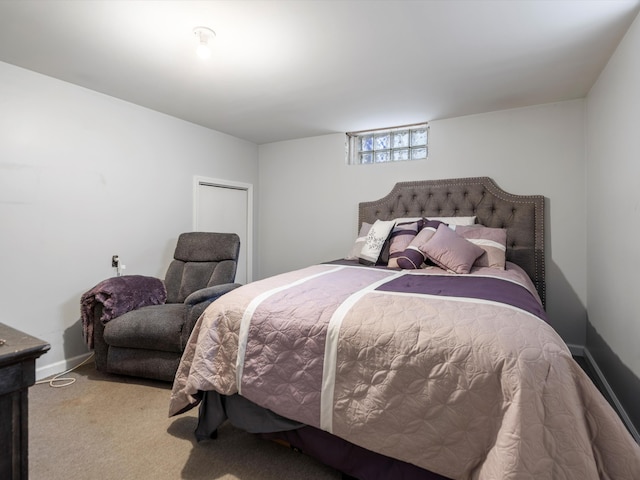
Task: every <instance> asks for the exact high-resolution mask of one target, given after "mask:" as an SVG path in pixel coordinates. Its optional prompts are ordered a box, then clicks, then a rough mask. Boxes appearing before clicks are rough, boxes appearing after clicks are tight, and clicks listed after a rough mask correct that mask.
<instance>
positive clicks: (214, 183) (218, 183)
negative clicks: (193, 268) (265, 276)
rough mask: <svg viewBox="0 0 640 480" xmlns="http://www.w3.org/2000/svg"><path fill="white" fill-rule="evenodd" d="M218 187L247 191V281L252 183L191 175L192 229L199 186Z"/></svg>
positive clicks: (249, 274)
mask: <svg viewBox="0 0 640 480" xmlns="http://www.w3.org/2000/svg"><path fill="white" fill-rule="evenodd" d="M200 186H206V187H218V188H231V189H234V190H243V191H245V192H247V238H246V243H247V245H246V252H247V283H250V282H252V281H253V185H252V184H250V183H243V182H235V181H232V180H223V179H220V178H211V177H204V176H200V175H194V177H193V230H194V231H196V232H197V231H198V214H199V212H200V198H199V195H198V193H199V191H198V189H199V187H200Z"/></svg>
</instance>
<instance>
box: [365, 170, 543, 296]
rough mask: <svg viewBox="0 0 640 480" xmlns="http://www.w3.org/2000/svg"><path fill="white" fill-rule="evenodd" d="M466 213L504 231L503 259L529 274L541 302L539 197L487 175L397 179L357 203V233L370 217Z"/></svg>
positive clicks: (480, 221) (541, 212)
mask: <svg viewBox="0 0 640 480" xmlns="http://www.w3.org/2000/svg"><path fill="white" fill-rule="evenodd" d="M470 215H475V216H476V217H477V222H478V223H480V224H482V225H485V226H487V227H493V228H505V229H506V230H507V260H509V261H510V262H513V263H516V264H518V265H520V266H521V267H522V268H523V269H524V270H525V271H526V272H527V273H528V274H529V276H530V277H531V279H532V280H533V283H534V285H535V287H536V289H537V291H538V294H539V295H540V299H541V300H542V303H543V305H546V283H545V260H544V197H543V196H542V195H515V194H512V193H508V192H505V191H504V190H502V189H501V188H500V187H498V186H497V185H496V184H495V183H494V182H493V180H492V179H491V178H489V177H470V178H453V179H444V180H420V181H413V182H398V183H396V185H395V186H394V187H393V189H392V190H391V192H389V193H388V194H387V195H385V196H384V197H383V198H381V199H379V200H374V201H371V202H362V203H360V204H359V214H358V231H359V229H360V226H361V225H362V223H364V222H367V223H373V222H375V220H376V219H381V220H392V219H394V218H400V217H428V216H438V217H454V216H470Z"/></svg>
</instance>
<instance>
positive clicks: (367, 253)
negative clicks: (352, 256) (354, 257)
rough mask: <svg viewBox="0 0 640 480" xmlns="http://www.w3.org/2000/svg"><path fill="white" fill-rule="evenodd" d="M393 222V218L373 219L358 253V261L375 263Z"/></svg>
mask: <svg viewBox="0 0 640 480" xmlns="http://www.w3.org/2000/svg"><path fill="white" fill-rule="evenodd" d="M395 224H396V222H395V220H376V221H375V223H374V224H373V225H372V226H371V229H370V230H369V233H368V234H367V237H366V239H365V242H364V246H363V247H362V251H361V252H360V255H358V261H359V262H360V263H362V264H364V265H375V263H376V262H377V261H378V258H379V257H380V253H382V249H383V247H384V244H385V242H386V241H387V239H388V238H389V235H390V234H391V230H392V229H393V227H394V225H395Z"/></svg>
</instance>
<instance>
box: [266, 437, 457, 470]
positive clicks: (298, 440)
mask: <svg viewBox="0 0 640 480" xmlns="http://www.w3.org/2000/svg"><path fill="white" fill-rule="evenodd" d="M258 435H259V436H260V437H262V438H265V439H267V440H274V441H280V442H284V443H286V444H288V445H290V446H291V448H294V449H296V450H299V451H300V452H302V453H304V454H305V455H309V456H310V457H313V458H315V459H316V460H318V461H320V462H322V463H324V464H325V465H328V466H329V467H332V468H335V469H336V470H339V471H340V472H342V473H343V474H346V475H348V476H350V477H353V478H356V479H358V480H449V479H448V478H446V477H443V476H442V475H438V474H437V473H433V472H430V471H428V470H424V469H422V468H419V467H417V466H415V465H412V464H410V463H406V462H403V461H400V460H396V459H394V458H390V457H386V456H384V455H380V454H378V453H374V452H372V451H370V450H366V449H364V448H362V447H359V446H357V445H354V444H352V443H350V442H347V441H346V440H343V439H341V438H339V437H336V436H335V435H331V434H330V433H327V432H325V431H323V430H319V429H317V428H314V427H310V426H304V427H300V428H297V429H295V430H287V431H283V432H270V433H260V434H258Z"/></svg>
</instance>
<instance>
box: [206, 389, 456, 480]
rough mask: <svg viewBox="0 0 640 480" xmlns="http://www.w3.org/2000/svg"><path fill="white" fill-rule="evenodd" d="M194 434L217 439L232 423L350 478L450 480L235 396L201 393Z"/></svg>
mask: <svg viewBox="0 0 640 480" xmlns="http://www.w3.org/2000/svg"><path fill="white" fill-rule="evenodd" d="M201 395H202V398H201V402H200V407H199V414H198V426H197V428H196V431H195V435H196V438H197V439H198V441H200V440H204V439H207V438H216V437H217V432H218V427H219V426H220V425H222V423H224V422H225V421H227V420H228V421H230V422H231V424H233V425H234V426H235V427H237V428H240V429H242V430H245V431H247V432H249V433H253V434H255V435H258V436H260V437H261V438H264V439H267V440H272V441H278V442H280V443H285V444H286V445H289V446H290V447H291V448H294V449H296V450H298V451H300V452H302V453H303V454H305V455H308V456H310V457H312V458H315V459H316V460H318V461H320V462H322V463H324V464H325V465H327V466H329V467H331V468H335V469H336V470H338V471H340V472H342V473H343V475H346V476H348V477H352V478H356V479H358V480H449V479H448V478H446V477H443V476H441V475H438V474H436V473H433V472H430V471H428V470H424V469H422V468H420V467H417V466H415V465H412V464H410V463H407V462H403V461H401V460H397V459H395V458H391V457H387V456H385V455H381V454H379V453H375V452H372V451H370V450H367V449H365V448H362V447H359V446H357V445H354V444H353V443H350V442H348V441H346V440H343V439H342V438H339V437H336V436H335V435H332V434H330V433H328V432H325V431H323V430H320V429H318V428H315V427H311V426H308V425H304V424H302V423H299V422H295V421H293V420H290V419H288V418H284V417H282V416H280V415H278V414H276V413H274V412H272V411H271V410H268V409H266V408H263V407H260V406H258V405H256V404H255V403H253V402H251V401H250V400H247V399H246V398H244V397H241V396H240V395H238V394H235V395H229V396H226V395H220V394H219V393H217V392H213V391H210V392H201Z"/></svg>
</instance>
